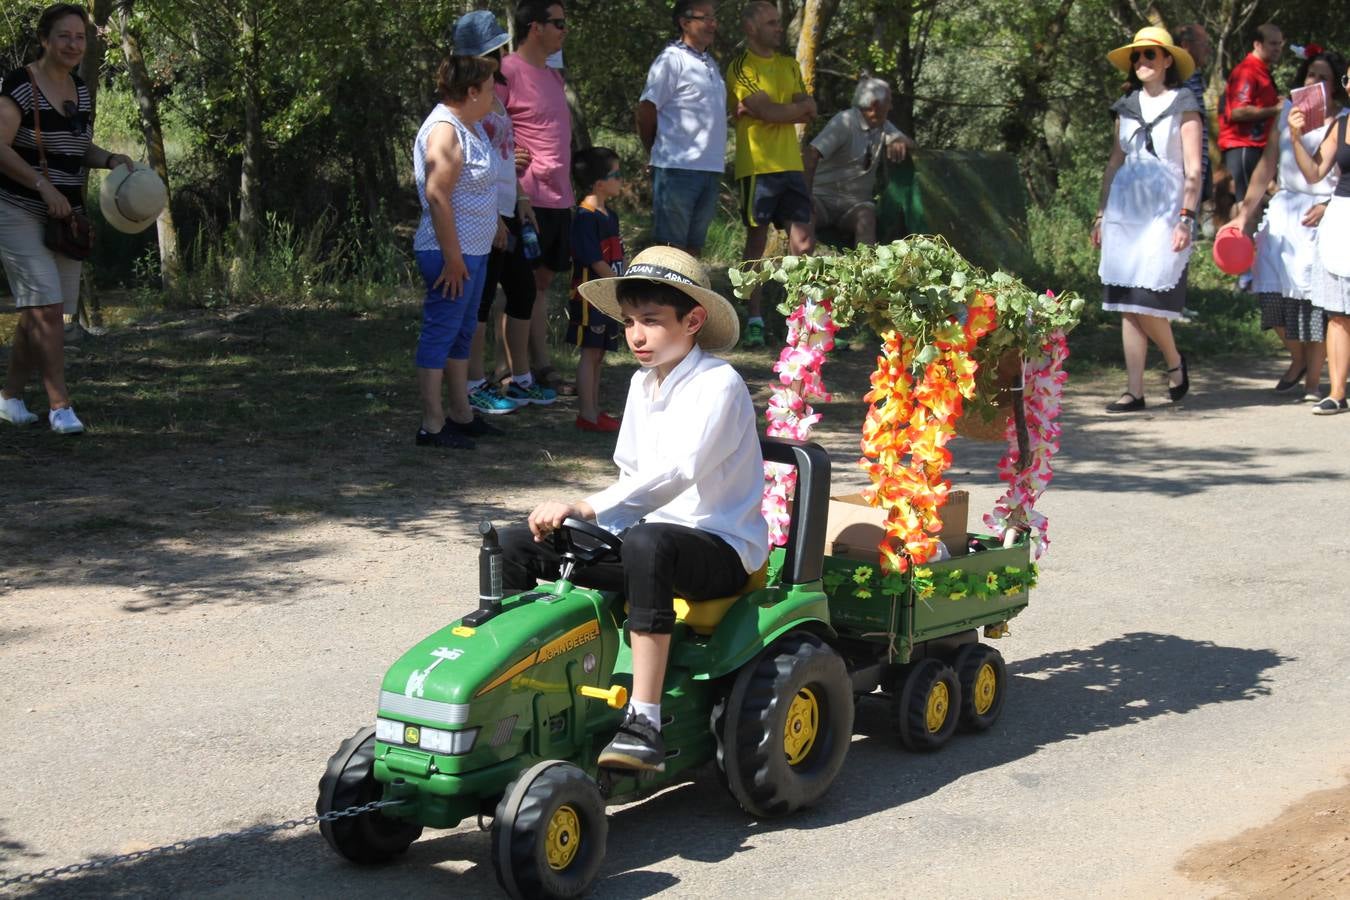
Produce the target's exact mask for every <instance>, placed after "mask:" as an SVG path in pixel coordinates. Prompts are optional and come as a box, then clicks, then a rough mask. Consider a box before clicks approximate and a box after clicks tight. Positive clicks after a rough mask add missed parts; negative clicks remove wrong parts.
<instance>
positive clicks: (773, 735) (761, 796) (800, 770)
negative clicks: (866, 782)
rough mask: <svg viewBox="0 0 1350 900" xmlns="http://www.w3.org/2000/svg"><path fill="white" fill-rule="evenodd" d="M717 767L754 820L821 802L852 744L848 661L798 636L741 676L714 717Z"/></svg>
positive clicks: (763, 656)
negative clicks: (754, 817) (846, 664)
mask: <svg viewBox="0 0 1350 900" xmlns="http://www.w3.org/2000/svg"><path fill="white" fill-rule="evenodd" d="M713 733H714V735H715V736H716V738H717V764H718V769H719V771H720V773H721V774H722V776H723V780H724V781H725V783H726V785H727V789H728V790H729V791H730V792H731V795H732V796H733V797H735V798H736V801H737V802H738V803H740V805H741V806H742V807H743V808H744V809H745V810H746V812H749V813H750V814H751V815H754V816H758V817H761V818H767V817H771V816H782V815H787V814H788V813H790V812H793V811H794V810H797V809H799V808H801V807H803V806H809V805H810V804H812V803H814V802H815V801H816V800H819V799H820V798H821V797H822V796H823V795H824V794H825V792H826V791H827V790H829V788H830V785H831V784H832V783H833V782H834V779H835V776H836V775H838V774H839V769H840V768H841V767H842V766H843V764H844V755H845V754H846V753H848V746H849V743H850V741H851V740H852V737H853V684H852V682H851V681H850V679H849V676H848V669H847V667H846V666H845V665H844V660H843V659H842V658H841V657H840V656H839V654H838V653H836V652H835V651H834V650H833V649H832V648H831V647H830V646H829V645H828V644H826V643H824V642H823V641H821V640H820V638H818V637H816V636H815V635H813V634H809V633H806V632H794V633H792V634H789V635H787V636H785V637H783V638H781V639H780V640H779V641H778V642H777V643H775V644H774V645H773V646H771V647H770V648H769V649H768V650H766V651H765V652H764V653H763V654H761V655H760V656H759V658H758V659H756V660H755V661H754V662H752V663H750V664H748V665H747V666H745V668H743V669H742V670H741V671H740V672H739V673H738V674H737V676H736V679H735V681H734V682H733V684H732V687H731V691H730V692H729V693H728V695H727V696H726V697H725V698H724V699H723V700H722V702H721V703H719V704H718V706H717V708H716V709H715V710H714V714H713Z"/></svg>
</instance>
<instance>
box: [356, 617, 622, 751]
mask: <svg viewBox="0 0 1350 900" xmlns="http://www.w3.org/2000/svg"><path fill="white" fill-rule="evenodd" d="M596 600H597V596H596V595H595V594H594V593H593V592H591V591H573V592H571V593H569V594H568V595H566V596H564V597H556V596H555V595H553V594H549V593H544V592H543V591H536V592H532V593H529V594H522V595H520V596H518V597H515V598H512V599H511V600H509V601H507V604H506V606H505V608H504V609H503V611H502V613H501V614H499V615H497V616H496V617H494V618H492V619H489V620H488V621H487V622H484V623H483V624H482V625H480V626H478V627H477V628H470V627H467V626H465V625H462V624H460V623H454V624H452V625H449V626H447V627H445V628H442V629H441V630H440V631H437V632H435V633H434V634H432V635H431V636H429V637H428V638H426V639H425V640H423V641H422V642H421V643H419V644H417V646H415V647H413V648H412V649H411V650H409V651H408V652H407V653H405V654H403V656H402V658H400V659H399V661H398V662H396V663H395V664H394V665H393V666H392V667H391V668H390V669H389V671H388V672H387V673H386V674H385V676H384V682H383V683H382V685H381V690H380V703H379V710H380V712H381V714H386V715H394V716H397V717H398V718H400V719H403V720H409V719H412V720H417V721H419V722H421V723H423V724H426V725H430V726H441V727H446V726H449V727H451V728H455V727H462V726H463V725H465V724H466V723H468V722H469V721H470V714H469V709H470V704H471V703H473V702H474V700H475V699H477V698H484V697H485V696H486V695H489V694H493V693H494V692H496V691H499V690H502V689H508V686H510V685H512V684H516V683H520V682H526V683H530V684H536V686H537V687H544V688H545V689H546V690H547V686H546V685H542V684H537V679H538V677H539V676H540V675H542V674H543V673H545V672H548V673H549V674H550V675H551V674H553V673H552V671H551V670H552V669H554V668H555V667H553V666H548V665H546V664H547V663H548V662H549V661H550V660H556V659H557V658H558V657H561V656H564V655H569V654H571V653H573V652H574V651H581V650H583V648H586V647H587V645H591V646H593V648H594V649H593V652H594V653H595V655H596V656H597V657H598V656H600V655H601V653H602V650H601V641H600V636H601V635H600V631H601V629H600V622H599V619H598V612H599V610H598V609H597V602H596ZM557 687H558V688H561V689H562V690H566V689H567V688H566V684H565V683H562V684H559V685H557ZM493 699H495V697H494V698H493Z"/></svg>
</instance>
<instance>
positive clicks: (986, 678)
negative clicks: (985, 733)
mask: <svg viewBox="0 0 1350 900" xmlns="http://www.w3.org/2000/svg"><path fill="white" fill-rule="evenodd" d="M996 696H998V675H996V674H995V673H994V667H993V666H991V665H990V664H989V663H985V664H984V665H982V666H980V670H979V671H978V672H976V673H975V696H974V697H972V698H971V704H972V705H973V706H974V707H975V712H977V713H979V714H980V715H984V714H985V713H987V712H989V710H991V709H993V708H994V698H995V697H996Z"/></svg>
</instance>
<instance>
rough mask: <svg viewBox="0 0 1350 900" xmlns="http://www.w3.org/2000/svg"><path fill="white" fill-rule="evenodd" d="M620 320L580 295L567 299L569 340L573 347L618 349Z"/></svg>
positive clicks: (620, 329)
mask: <svg viewBox="0 0 1350 900" xmlns="http://www.w3.org/2000/svg"><path fill="white" fill-rule="evenodd" d="M622 330H623V326H621V325H620V324H619V323H618V322H616V321H614V320H613V319H611V318H610V317H609V316H607V315H605V314H604V313H602V312H601V311H600V310H598V309H596V308H595V307H594V306H591V305H590V304H589V303H587V302H586V301H585V300H582V299H581V298H580V297H573V298H572V299H571V300H568V301H567V342H568V343H569V344H571V345H572V346H573V347H581V348H583V349H585V348H590V349H593V350H618V349H619V332H620V331H622Z"/></svg>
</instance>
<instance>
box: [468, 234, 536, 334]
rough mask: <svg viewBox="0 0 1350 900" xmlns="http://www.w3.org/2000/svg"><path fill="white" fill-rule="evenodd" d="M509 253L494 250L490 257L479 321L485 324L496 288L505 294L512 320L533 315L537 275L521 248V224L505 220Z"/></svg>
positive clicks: (508, 312)
mask: <svg viewBox="0 0 1350 900" xmlns="http://www.w3.org/2000/svg"><path fill="white" fill-rule="evenodd" d="M506 230H507V232H508V233H509V234H510V237H508V238H507V239H506V246H507V249H505V250H498V249H497V248H496V247H493V248H492V252H490V253H489V254H488V260H487V275H486V277H485V279H484V281H483V299H482V300H481V301H480V302H479V304H478V321H480V322H486V321H487V320H488V315H489V313H490V312H491V308H492V299H493V298H494V297H495V296H497V285H499V284H500V285H501V286H502V290H503V291H504V292H505V293H506V314H507V315H508V316H510V317H511V318H513V319H528V318H529V317H530V314H531V313H532V312H534V271H533V270H532V269H531V268H530V261H529V260H528V259H526V258H525V251H524V250H523V249H522V248H521V246H520V220H519V219H517V218H515V217H514V216H512V217H511V218H509V219H507V220H506Z"/></svg>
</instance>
